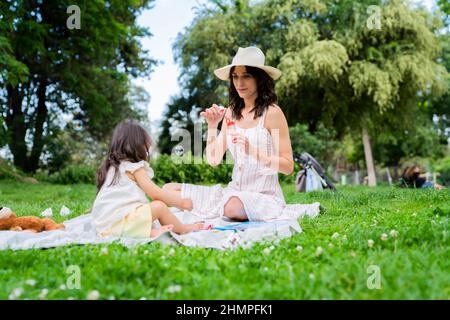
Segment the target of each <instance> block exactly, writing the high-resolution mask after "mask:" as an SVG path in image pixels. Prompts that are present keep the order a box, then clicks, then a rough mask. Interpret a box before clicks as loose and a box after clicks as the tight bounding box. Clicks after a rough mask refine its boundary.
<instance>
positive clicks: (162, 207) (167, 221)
mask: <svg viewBox="0 0 450 320" xmlns="http://www.w3.org/2000/svg"><path fill="white" fill-rule="evenodd" d="M150 207H151V209H152V218H153V220H156V219H158V220H159V222H160V223H161V225H165V226H167V225H172V226H173V229H172V231H173V232H175V233H178V234H184V233H189V232H191V231H196V230H202V229H203V223H196V224H183V223H181V221H180V220H178V218H177V217H176V216H175V215H174V214H173V213H172V212H170V210H169V208H168V207H167V205H166V204H165V203H164V202H162V201H159V200H156V201H153V202H152V203H150Z"/></svg>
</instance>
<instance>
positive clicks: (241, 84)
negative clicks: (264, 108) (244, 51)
mask: <svg viewBox="0 0 450 320" xmlns="http://www.w3.org/2000/svg"><path fill="white" fill-rule="evenodd" d="M231 79H232V81H233V84H234V87H235V88H236V90H237V92H238V94H239V96H240V97H241V98H242V99H251V98H256V97H257V96H258V86H257V84H256V79H255V78H254V77H253V76H252V75H251V74H250V73H247V70H246V68H245V66H236V67H235V68H234V71H233V73H232V74H231Z"/></svg>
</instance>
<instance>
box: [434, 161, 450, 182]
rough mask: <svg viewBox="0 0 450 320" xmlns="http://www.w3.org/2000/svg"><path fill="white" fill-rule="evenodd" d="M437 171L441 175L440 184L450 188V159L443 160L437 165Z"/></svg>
mask: <svg viewBox="0 0 450 320" xmlns="http://www.w3.org/2000/svg"><path fill="white" fill-rule="evenodd" d="M435 170H436V171H437V173H438V174H439V177H438V180H439V182H440V183H442V184H443V185H446V186H450V157H446V158H443V159H441V160H440V161H439V162H438V163H437V164H436V165H435Z"/></svg>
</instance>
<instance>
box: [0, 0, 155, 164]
mask: <svg viewBox="0 0 450 320" xmlns="http://www.w3.org/2000/svg"><path fill="white" fill-rule="evenodd" d="M151 3H152V0H142V1H135V0H125V1H117V0H114V1H106V0H100V1H78V2H75V3H73V2H70V1H67V0H49V1H37V2H36V1H31V0H20V1H12V2H11V1H7V2H5V1H2V2H0V15H1V16H2V19H1V22H0V28H1V31H2V32H1V35H2V36H1V38H0V69H2V71H1V73H0V77H1V79H2V81H0V114H1V115H2V117H3V118H5V123H4V124H3V129H5V130H6V133H7V135H6V136H7V139H8V145H9V148H10V150H11V152H12V154H13V156H14V164H15V165H16V166H18V167H19V168H21V169H22V170H24V171H31V172H34V171H36V169H37V168H38V166H39V158H40V155H41V153H42V151H43V148H44V146H45V140H46V139H45V138H46V136H47V135H48V134H49V132H48V131H47V128H49V127H51V125H52V124H54V123H55V122H57V119H58V117H59V116H60V115H61V113H62V112H64V113H65V114H73V115H75V118H76V119H77V120H79V121H81V122H82V124H83V125H84V127H85V128H86V129H87V130H89V132H90V133H91V134H93V135H94V136H95V137H96V138H99V139H102V138H103V139H104V138H105V137H107V136H109V133H110V131H111V130H112V128H113V127H114V125H115V124H117V123H118V122H119V121H121V120H123V119H124V118H139V117H140V116H142V112H141V111H138V110H135V109H134V108H133V102H134V98H133V97H130V95H132V94H133V90H132V89H131V88H132V85H131V82H130V80H131V79H132V78H134V77H137V76H148V75H149V74H150V72H151V71H152V66H153V65H154V64H155V63H156V62H155V61H154V60H153V59H151V58H150V57H149V56H148V53H147V52H146V51H145V50H143V49H142V48H141V45H140V42H139V39H140V38H141V37H143V36H150V33H149V31H148V30H147V29H145V28H141V27H139V26H137V25H136V18H137V16H138V14H139V13H140V11H141V10H142V9H145V8H149V7H150V5H151ZM72 4H77V5H78V6H79V7H80V11H81V29H74V30H70V29H68V28H67V26H66V20H67V18H68V17H69V15H68V14H66V9H67V7H69V5H72ZM12 57H14V58H12ZM3 66H4V69H3V68H2V67H3ZM6 102H8V103H6ZM28 140H31V141H28Z"/></svg>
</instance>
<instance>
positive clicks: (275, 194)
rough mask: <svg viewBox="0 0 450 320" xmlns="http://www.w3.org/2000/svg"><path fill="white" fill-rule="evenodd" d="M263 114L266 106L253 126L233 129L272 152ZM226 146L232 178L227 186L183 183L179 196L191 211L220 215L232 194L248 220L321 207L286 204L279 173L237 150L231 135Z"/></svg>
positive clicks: (286, 216) (206, 215)
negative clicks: (187, 201) (231, 161)
mask: <svg viewBox="0 0 450 320" xmlns="http://www.w3.org/2000/svg"><path fill="white" fill-rule="evenodd" d="M266 113H267V109H266V110H265V111H264V113H263V115H262V116H261V117H260V120H259V122H258V125H257V126H256V127H253V128H248V129H244V128H239V127H238V126H236V130H237V132H239V133H241V134H244V135H245V136H246V137H247V139H248V140H249V143H250V144H251V145H253V146H257V147H258V149H259V148H262V150H267V153H268V154H273V153H274V144H273V139H272V136H271V134H270V132H269V130H267V129H266V128H265V127H264V119H265V115H266ZM227 147H228V150H229V151H230V153H231V155H232V157H233V161H234V167H233V174H232V180H231V182H230V183H229V184H228V186H226V187H225V188H223V187H222V186H221V185H220V184H217V185H214V186H200V185H194V184H189V183H183V184H182V187H181V197H182V198H183V199H191V200H192V202H193V210H192V211H191V213H193V214H196V215H198V216H201V217H203V218H217V217H221V216H223V212H224V206H225V204H226V203H227V201H228V200H229V199H230V198H231V197H237V198H239V199H240V200H241V201H242V203H243V204H244V209H245V212H246V214H247V216H248V219H249V220H250V221H271V220H279V219H297V218H299V217H302V216H305V215H308V216H310V217H315V216H316V215H318V213H319V210H320V203H318V202H315V203H313V204H286V202H285V200H284V195H283V191H282V190H281V186H280V183H279V181H278V172H277V171H276V170H274V169H271V168H268V167H266V166H264V165H263V164H261V163H259V162H257V161H256V160H255V159H254V158H253V157H251V156H249V155H246V154H245V153H244V151H243V150H242V149H239V148H242V147H240V146H237V145H235V144H232V143H231V137H230V135H227Z"/></svg>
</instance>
